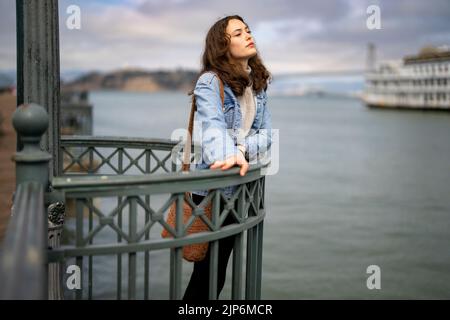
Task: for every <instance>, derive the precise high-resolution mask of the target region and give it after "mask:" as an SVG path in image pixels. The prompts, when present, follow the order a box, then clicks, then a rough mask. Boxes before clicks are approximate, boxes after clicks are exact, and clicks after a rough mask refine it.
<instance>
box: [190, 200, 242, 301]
mask: <svg viewBox="0 0 450 320" xmlns="http://www.w3.org/2000/svg"><path fill="white" fill-rule="evenodd" d="M203 198H204V196H201V195H197V194H194V193H193V194H192V200H193V201H194V203H195V204H197V205H198V204H199V203H200V202H201V201H202V200H203ZM223 209H224V207H223V204H222V203H221V204H220V212H222V210H223ZM235 222H236V221H235V219H234V217H233V216H232V215H231V214H229V215H228V216H227V218H226V219H225V221H224V223H223V225H229V224H232V223H235ZM235 237H236V236H230V237H227V238H223V239H220V240H219V261H218V275H217V297H219V295H220V292H221V291H222V289H223V286H224V284H225V277H226V272H227V265H228V260H229V258H230V254H231V251H232V250H233V246H234V239H235ZM210 249H211V246H209V247H208V252H207V253H206V257H205V259H203V260H202V261H199V262H194V270H193V271H192V275H191V279H190V281H189V284H188V286H187V288H186V291H185V292H184V297H183V300H187V301H195V300H208V290H209V258H210Z"/></svg>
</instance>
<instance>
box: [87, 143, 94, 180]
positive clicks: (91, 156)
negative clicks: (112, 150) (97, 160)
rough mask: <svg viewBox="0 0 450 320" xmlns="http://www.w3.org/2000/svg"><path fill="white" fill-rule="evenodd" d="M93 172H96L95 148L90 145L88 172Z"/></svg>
mask: <svg viewBox="0 0 450 320" xmlns="http://www.w3.org/2000/svg"><path fill="white" fill-rule="evenodd" d="M93 172H94V150H93V147H89V166H88V173H89V174H92V173H93Z"/></svg>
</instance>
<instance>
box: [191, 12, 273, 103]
mask: <svg viewBox="0 0 450 320" xmlns="http://www.w3.org/2000/svg"><path fill="white" fill-rule="evenodd" d="M232 19H238V20H240V21H242V22H243V23H244V24H245V25H246V26H247V27H248V25H247V23H246V22H245V21H244V19H242V18H241V17H240V16H238V15H232V16H226V17H224V18H222V19H220V20H219V21H217V22H216V23H214V25H213V26H212V27H211V28H210V29H209V31H208V33H207V35H206V41H205V50H204V53H203V57H202V68H201V71H200V73H199V76H200V75H201V74H202V73H204V72H206V71H214V72H216V73H217V74H218V75H219V77H220V79H222V81H223V82H224V83H226V84H227V85H228V86H229V87H230V88H231V90H232V91H233V93H234V94H235V95H236V96H241V95H242V94H243V93H244V90H245V88H246V87H247V86H248V85H250V83H251V80H250V78H249V76H248V74H247V73H246V72H245V70H244V69H243V67H242V65H241V64H239V63H236V62H234V61H233V59H232V58H231V55H230V52H229V46H230V36H229V35H228V34H227V33H226V28H227V26H228V21H230V20H232ZM248 65H249V66H250V68H251V70H252V71H251V77H252V80H253V83H252V87H253V89H254V90H255V91H256V92H260V91H261V90H264V91H265V90H267V86H268V83H270V81H271V74H270V73H269V71H268V70H267V69H266V67H265V66H264V64H263V63H262V61H261V58H260V57H259V54H258V53H257V54H256V55H255V56H253V57H251V58H250V59H249V60H248Z"/></svg>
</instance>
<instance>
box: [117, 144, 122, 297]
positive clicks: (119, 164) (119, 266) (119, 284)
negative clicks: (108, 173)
mask: <svg viewBox="0 0 450 320" xmlns="http://www.w3.org/2000/svg"><path fill="white" fill-rule="evenodd" d="M122 157H123V154H122V152H121V149H118V160H117V167H118V170H119V172H122V170H123V167H122V164H123V159H122ZM122 200H123V198H122V197H118V198H117V206H120V204H121V203H122ZM122 216H123V215H122V209H120V210H119V212H118V213H117V224H118V226H119V229H120V230H122ZM117 242H122V236H121V235H120V234H117ZM121 299H122V254H121V253H119V254H118V255H117V300H121Z"/></svg>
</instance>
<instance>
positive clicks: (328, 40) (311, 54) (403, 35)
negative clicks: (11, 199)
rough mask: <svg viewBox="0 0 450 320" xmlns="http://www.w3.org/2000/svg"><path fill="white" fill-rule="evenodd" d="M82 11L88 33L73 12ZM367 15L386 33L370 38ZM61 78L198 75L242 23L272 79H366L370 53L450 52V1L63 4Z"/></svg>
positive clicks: (0, 18)
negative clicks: (314, 75)
mask: <svg viewBox="0 0 450 320" xmlns="http://www.w3.org/2000/svg"><path fill="white" fill-rule="evenodd" d="M70 5H77V6H79V7H80V9H81V29H79V30H69V29H68V28H67V27H66V20H67V19H68V17H69V14H68V13H67V12H66V10H67V8H68V7H69V6H70ZM369 5H378V6H379V8H380V11H381V29H379V30H369V29H368V28H367V26H366V20H367V18H368V16H369V14H367V13H366V10H367V7H368V6H369ZM59 12H60V44H61V70H62V71H68V70H100V71H107V70H113V69H117V68H123V67H143V68H147V69H156V68H164V69H174V68H178V67H182V68H192V69H197V68H199V65H200V56H201V53H202V50H203V43H204V37H205V35H206V32H207V30H208V28H209V27H210V26H211V25H212V24H213V23H214V22H215V21H216V20H218V19H219V18H222V17H224V16H226V15H230V14H239V15H240V16H242V17H243V18H244V19H245V20H246V21H247V23H248V24H249V26H250V28H251V29H252V32H253V35H254V37H255V40H256V44H257V48H258V50H259V52H260V55H261V57H262V59H263V61H264V62H265V63H266V65H267V67H268V68H269V70H270V71H272V73H291V72H322V71H339V70H362V69H363V68H364V66H365V61H366V47H367V43H368V42H370V41H372V42H374V43H375V44H376V46H377V58H378V59H399V58H401V57H402V56H403V55H405V54H411V53H415V52H417V50H419V49H420V48H421V47H423V46H425V45H450V1H449V0H430V1H423V0H397V1H388V0H386V1H381V0H315V1H299V0H246V1H242V0H241V1H238V0H227V1H223V0H220V1H218V0H208V1H206V0H112V1H111V0H109V1H106V0H89V1H88V0H60V1H59ZM0 41H1V47H0V70H5V69H15V64H16V59H15V52H16V51H15V1H13V0H1V1H0Z"/></svg>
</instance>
